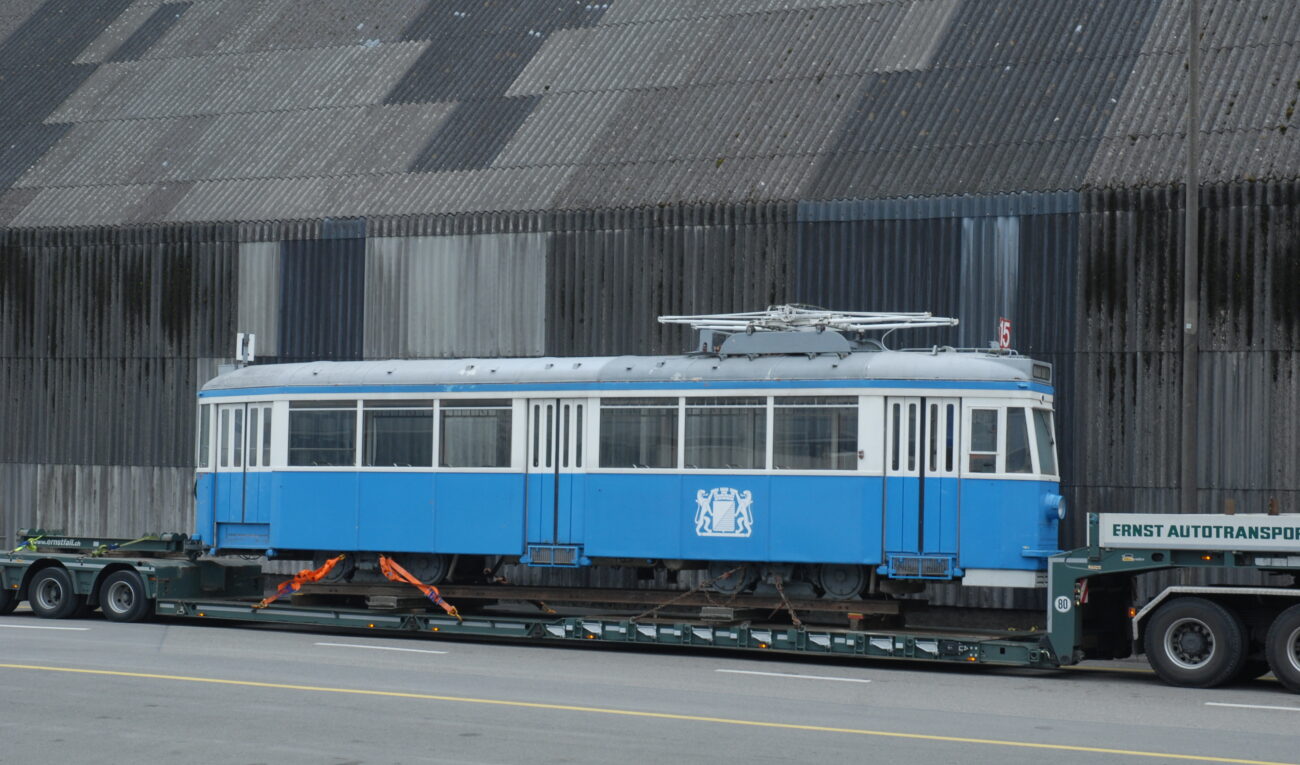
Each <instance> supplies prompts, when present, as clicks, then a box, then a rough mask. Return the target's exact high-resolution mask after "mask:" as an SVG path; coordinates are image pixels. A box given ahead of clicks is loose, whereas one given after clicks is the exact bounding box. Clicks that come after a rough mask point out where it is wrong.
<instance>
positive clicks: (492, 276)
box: [365, 232, 548, 358]
mask: <svg viewBox="0 0 1300 765" xmlns="http://www.w3.org/2000/svg"><path fill="white" fill-rule="evenodd" d="M547 237H548V235H547V234H544V233H542V232H525V233H505V234H477V235H452V236H414V237H378V238H374V239H370V240H368V241H367V243H366V248H367V249H366V296H365V301H366V310H365V354H366V357H367V358H419V357H449V356H540V355H542V352H543V344H544V337H545V326H546V325H545V315H544V311H545V306H546V301H545V291H544V290H543V289H541V285H544V284H545V283H546V249H547V244H546V242H547Z"/></svg>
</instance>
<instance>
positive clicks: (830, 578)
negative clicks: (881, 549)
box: [817, 563, 867, 600]
mask: <svg viewBox="0 0 1300 765" xmlns="http://www.w3.org/2000/svg"><path fill="white" fill-rule="evenodd" d="M817 586H818V587H820V588H821V591H822V597H824V598H826V599H828V600H852V599H853V598H856V597H858V596H859V595H861V594H862V590H863V589H865V588H866V586H867V569H866V568H865V567H863V566H854V565H848V564H844V563H827V564H825V565H822V566H819V567H818V568H817Z"/></svg>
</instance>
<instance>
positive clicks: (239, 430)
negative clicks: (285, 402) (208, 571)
mask: <svg viewBox="0 0 1300 765" xmlns="http://www.w3.org/2000/svg"><path fill="white" fill-rule="evenodd" d="M270 462H271V405H270V404H221V405H219V406H218V407H217V459H216V465H215V469H216V479H217V480H216V481H215V489H214V491H215V492H216V497H214V502H213V510H214V512H215V514H216V520H217V523H219V524H244V523H267V522H268V521H270V506H269V504H267V503H264V502H262V501H261V498H262V496H263V491H262V490H263V483H264V481H266V479H267V473H266V470H267V469H268V468H269V467H270ZM267 488H269V484H268V485H267Z"/></svg>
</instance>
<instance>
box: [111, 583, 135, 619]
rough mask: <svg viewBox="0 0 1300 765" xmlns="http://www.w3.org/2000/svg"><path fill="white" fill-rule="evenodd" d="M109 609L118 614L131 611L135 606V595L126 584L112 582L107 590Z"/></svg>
mask: <svg viewBox="0 0 1300 765" xmlns="http://www.w3.org/2000/svg"><path fill="white" fill-rule="evenodd" d="M108 603H109V607H110V608H112V609H113V610H114V611H117V612H118V613H124V612H126V611H130V610H131V606H133V605H135V593H134V592H133V591H132V590H131V587H130V586H129V585H127V584H126V582H114V583H113V586H112V587H110V588H109V590H108Z"/></svg>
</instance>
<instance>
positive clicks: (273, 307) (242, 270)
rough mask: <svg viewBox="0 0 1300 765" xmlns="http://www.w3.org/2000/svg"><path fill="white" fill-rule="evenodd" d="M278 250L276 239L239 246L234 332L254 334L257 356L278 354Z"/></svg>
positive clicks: (279, 266)
mask: <svg viewBox="0 0 1300 765" xmlns="http://www.w3.org/2000/svg"><path fill="white" fill-rule="evenodd" d="M280 249H281V248H280V243H279V242H241V243H240V245H239V311H238V315H237V316H236V319H235V328H236V331H237V332H251V333H253V335H254V336H255V337H256V338H257V342H256V345H255V347H254V353H255V354H256V355H257V356H259V357H261V356H272V357H274V356H275V355H276V354H277V353H279V334H280V270H281V263H280V261H281V258H280ZM231 342H232V343H233V342H234V339H233V338H231ZM231 347H232V348H233V345H232V346H231Z"/></svg>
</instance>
